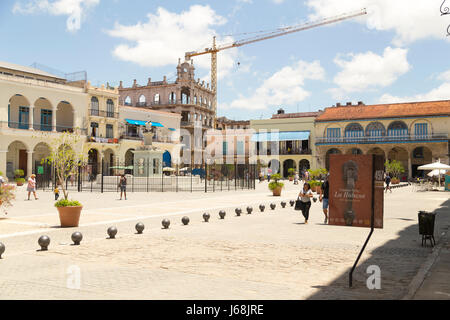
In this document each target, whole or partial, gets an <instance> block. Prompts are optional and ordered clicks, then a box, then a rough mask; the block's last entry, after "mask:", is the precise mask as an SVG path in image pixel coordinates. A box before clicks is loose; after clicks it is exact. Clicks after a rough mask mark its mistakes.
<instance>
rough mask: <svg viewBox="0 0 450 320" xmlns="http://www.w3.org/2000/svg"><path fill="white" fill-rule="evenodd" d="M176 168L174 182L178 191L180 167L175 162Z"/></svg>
mask: <svg viewBox="0 0 450 320" xmlns="http://www.w3.org/2000/svg"><path fill="white" fill-rule="evenodd" d="M176 170H177V171H175V172H176V174H175V182H176V184H177V186H176V189H177V192H178V174H179V173H180V167H179V165H178V164H176Z"/></svg>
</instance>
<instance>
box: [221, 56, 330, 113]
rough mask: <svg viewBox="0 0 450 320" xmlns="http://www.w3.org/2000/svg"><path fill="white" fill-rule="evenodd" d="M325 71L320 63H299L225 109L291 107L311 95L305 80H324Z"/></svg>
mask: <svg viewBox="0 0 450 320" xmlns="http://www.w3.org/2000/svg"><path fill="white" fill-rule="evenodd" d="M324 76H325V71H324V69H323V68H322V67H321V65H320V62H319V61H314V62H312V63H308V62H305V61H302V60H300V61H298V62H296V63H294V64H293V65H291V66H286V67H284V68H282V69H281V70H280V71H277V72H276V73H274V74H273V75H272V76H270V77H269V78H268V79H266V80H264V82H263V84H262V85H261V86H260V87H259V88H258V89H256V90H255V92H254V94H253V95H251V96H250V97H244V96H242V95H240V96H239V98H238V99H236V100H234V101H232V102H231V103H230V104H221V106H220V107H221V108H223V109H243V110H259V109H267V108H269V107H270V106H276V105H291V104H295V103H297V102H300V101H303V100H304V99H306V98H307V97H308V96H309V95H310V93H309V92H308V91H306V90H305V89H304V88H303V85H304V83H305V80H323V79H324Z"/></svg>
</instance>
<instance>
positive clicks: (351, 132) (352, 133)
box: [345, 123, 364, 139]
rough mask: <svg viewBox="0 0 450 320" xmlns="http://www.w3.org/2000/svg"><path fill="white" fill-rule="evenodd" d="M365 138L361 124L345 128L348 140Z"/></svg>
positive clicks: (351, 124) (352, 124) (353, 124)
mask: <svg viewBox="0 0 450 320" xmlns="http://www.w3.org/2000/svg"><path fill="white" fill-rule="evenodd" d="M362 136H364V130H363V127H362V126H361V125H360V124H359V123H350V124H349V125H348V126H347V127H346V128H345V137H346V138H350V139H351V138H358V137H362Z"/></svg>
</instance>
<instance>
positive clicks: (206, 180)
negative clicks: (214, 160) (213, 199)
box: [204, 161, 208, 193]
mask: <svg viewBox="0 0 450 320" xmlns="http://www.w3.org/2000/svg"><path fill="white" fill-rule="evenodd" d="M204 178H205V193H208V165H207V164H206V161H205V175H204Z"/></svg>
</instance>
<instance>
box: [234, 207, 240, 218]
mask: <svg viewBox="0 0 450 320" xmlns="http://www.w3.org/2000/svg"><path fill="white" fill-rule="evenodd" d="M234 212H236V215H237V216H238V217H240V216H241V213H242V210H241V208H236V209H235V210H234Z"/></svg>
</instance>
